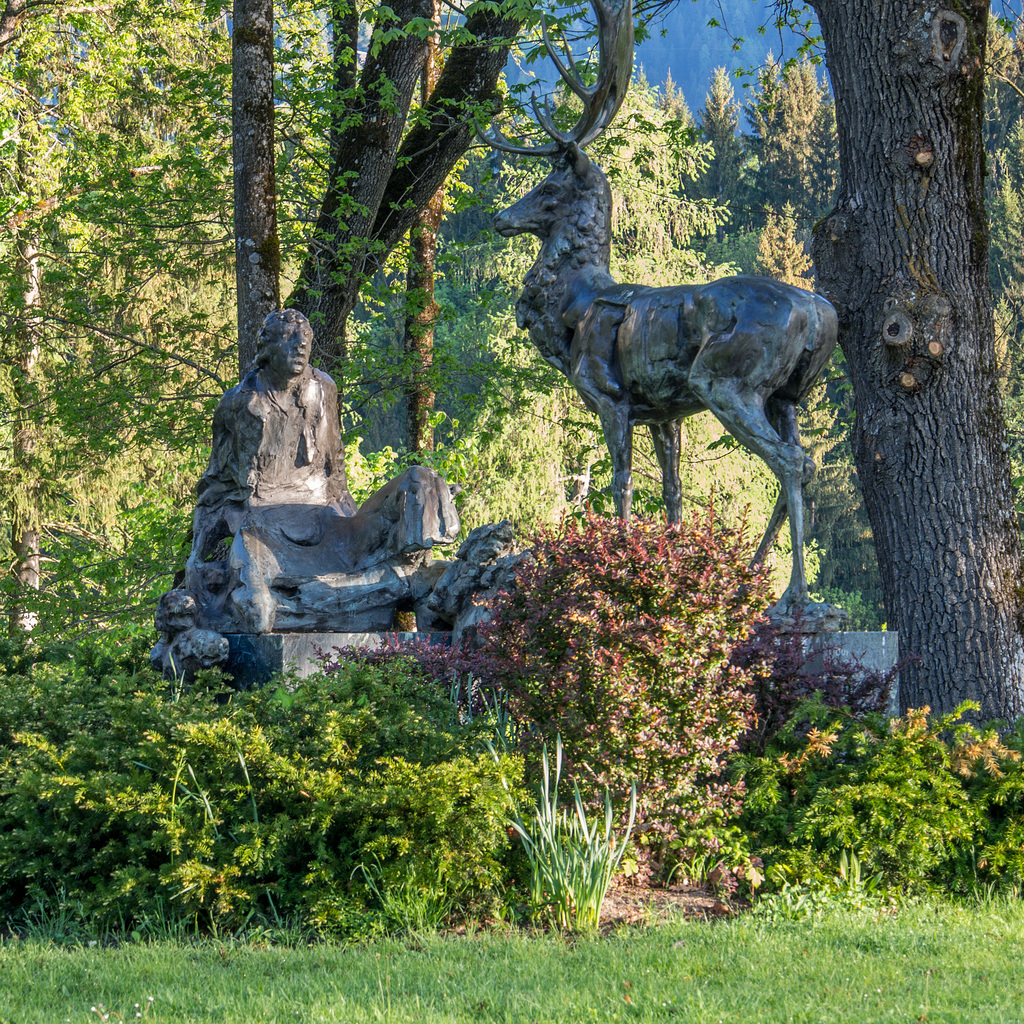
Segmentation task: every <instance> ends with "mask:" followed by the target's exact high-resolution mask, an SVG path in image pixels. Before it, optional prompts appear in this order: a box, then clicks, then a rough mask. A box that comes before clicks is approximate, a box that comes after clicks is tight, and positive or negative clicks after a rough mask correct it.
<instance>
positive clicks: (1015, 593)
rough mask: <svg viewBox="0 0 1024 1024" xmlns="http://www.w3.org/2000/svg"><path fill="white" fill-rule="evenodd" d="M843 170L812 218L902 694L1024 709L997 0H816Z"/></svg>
mask: <svg viewBox="0 0 1024 1024" xmlns="http://www.w3.org/2000/svg"><path fill="white" fill-rule="evenodd" d="M814 8H815V10H816V11H817V13H818V17H819V20H820V24H821V29H822V33H823V35H824V39H825V46H826V54H827V56H826V60H827V63H828V68H829V72H830V75H831V79H832V85H833V88H834V90H835V95H836V117H837V121H838V130H839V148H840V170H841V185H840V189H839V195H838V200H837V203H836V207H835V210H834V211H833V213H832V214H831V215H830V216H829V217H827V218H825V220H824V221H822V222H821V224H820V225H819V227H818V229H817V230H816V232H815V237H814V244H813V252H814V262H815V269H816V271H817V274H818V281H819V286H820V287H821V289H822V291H823V292H824V293H825V294H826V295H827V296H828V298H829V299H831V300H832V302H833V303H834V304H835V306H836V308H837V309H838V311H839V319H840V336H839V341H840V344H841V346H842V348H843V351H844V353H845V354H846V359H847V363H848V366H849V370H850V377H851V380H852V382H853V388H854V399H855V405H856V412H857V417H856V424H855V427H854V438H853V448H854V456H855V459H856V464H857V472H858V476H859V480H860V484H861V486H862V487H863V491H864V500H865V505H866V507H867V511H868V515H869V517H870V520H871V526H872V530H873V533H874V538H875V545H876V549H877V552H878V561H879V567H880V569H881V574H882V584H883V591H884V600H885V607H886V613H887V615H888V620H889V625H890V628H893V629H897V630H899V634H900V647H901V650H903V651H904V652H912V653H914V654H916V655H918V656H919V657H920V659H921V660H920V661H919V662H917V663H915V664H913V665H910V666H908V667H907V668H906V669H904V670H903V671H902V673H901V676H900V693H901V703H902V705H903V707H904V708H906V707H919V706H922V705H928V706H930V707H931V708H932V710H933V711H948V710H950V709H951V708H953V707H955V706H956V705H957V704H958V703H959V702H960V701H961V700H964V699H967V698H970V699H972V700H976V701H977V702H978V703H979V704H980V705H981V717H982V718H991V717H1005V718H1009V719H1013V718H1015V717H1017V716H1018V715H1020V714H1021V713H1024V645H1022V639H1021V632H1020V626H1019V618H1020V615H1021V597H1020V574H1021V544H1020V534H1019V528H1018V524H1017V517H1016V514H1015V509H1014V496H1013V491H1012V487H1011V484H1010V464H1009V459H1008V456H1007V437H1006V427H1005V423H1004V420H1003V415H1002V402H1001V398H1000V393H999V380H998V372H997V363H996V356H995V346H994V338H993V325H992V296H991V293H990V290H989V276H988V228H987V220H986V215H985V209H984V205H983V182H984V173H985V152H984V147H983V144H982V113H983V109H982V98H983V86H984V75H983V70H982V69H983V66H984V60H985V31H986V23H987V20H988V2H987V0H972V2H971V3H970V4H963V5H960V6H958V7H957V8H956V9H955V10H953V9H946V8H943V7H941V6H939V5H937V4H925V5H923V6H918V7H913V6H912V5H910V4H904V3H895V2H893V0H886V2H882V3H880V2H878V0H814Z"/></svg>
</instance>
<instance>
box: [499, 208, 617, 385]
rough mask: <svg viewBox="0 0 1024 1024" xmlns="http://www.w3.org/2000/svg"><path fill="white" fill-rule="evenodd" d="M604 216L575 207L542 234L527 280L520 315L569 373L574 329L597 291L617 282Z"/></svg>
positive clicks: (532, 335) (534, 338) (548, 354)
mask: <svg viewBox="0 0 1024 1024" xmlns="http://www.w3.org/2000/svg"><path fill="white" fill-rule="evenodd" d="M604 220H605V218H595V219H594V220H589V218H588V217H587V211H582V212H571V213H569V215H568V216H567V217H566V218H565V220H564V221H563V222H562V223H560V224H559V225H557V226H556V227H555V228H554V229H553V230H552V231H551V233H550V234H549V235H548V236H547V237H546V238H544V239H543V240H542V244H541V248H540V252H539V253H538V255H537V260H536V262H535V263H534V264H533V266H532V267H531V268H530V270H529V272H528V273H527V275H526V278H525V280H524V281H523V291H522V294H521V295H520V296H519V301H518V302H517V303H516V321H517V322H518V324H519V326H520V327H521V328H524V329H525V330H527V331H529V332H530V340H531V341H532V342H533V344H534V345H535V346H536V347H537V349H538V351H539V352H540V354H541V355H542V356H543V357H544V358H545V359H546V360H547V361H548V362H549V363H551V365H552V366H554V367H556V369H558V370H561V371H562V372H563V373H565V374H568V372H569V370H568V367H569V350H570V347H571V346H572V338H573V331H574V330H575V327H576V322H577V321H578V320H579V318H580V316H581V315H582V313H583V312H584V311H585V309H586V307H587V306H589V305H590V301H591V299H592V297H593V295H595V294H596V293H597V292H598V291H600V290H601V289H602V288H607V287H608V286H609V285H612V284H614V283H615V282H614V281H613V279H612V276H611V274H610V273H609V270H608V262H609V257H610V252H611V247H610V238H609V234H610V233H609V232H608V231H607V230H601V228H602V227H604V224H603V223H602V222H603V221H604Z"/></svg>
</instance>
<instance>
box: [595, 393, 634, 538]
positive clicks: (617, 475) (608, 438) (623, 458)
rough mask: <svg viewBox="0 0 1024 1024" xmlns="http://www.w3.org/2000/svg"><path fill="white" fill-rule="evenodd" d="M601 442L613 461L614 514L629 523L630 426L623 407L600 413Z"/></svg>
mask: <svg viewBox="0 0 1024 1024" xmlns="http://www.w3.org/2000/svg"><path fill="white" fill-rule="evenodd" d="M600 415H601V427H602V429H603V430H604V442H605V444H606V445H607V446H608V452H609V453H610V455H611V457H612V497H613V498H614V499H615V514H616V515H617V516H618V517H619V518H620V519H622V520H625V521H626V522H628V521H629V513H630V509H631V508H632V506H633V424H632V422H631V421H630V418H629V408H628V407H627V406H625V405H612V404H610V403H605V404H603V405H602V406H601V409H600Z"/></svg>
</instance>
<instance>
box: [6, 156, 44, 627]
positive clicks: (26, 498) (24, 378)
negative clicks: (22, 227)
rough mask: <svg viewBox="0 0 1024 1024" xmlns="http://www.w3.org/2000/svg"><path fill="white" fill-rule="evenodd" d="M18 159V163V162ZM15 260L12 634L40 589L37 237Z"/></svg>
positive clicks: (27, 620) (28, 622)
mask: <svg viewBox="0 0 1024 1024" xmlns="http://www.w3.org/2000/svg"><path fill="white" fill-rule="evenodd" d="M19 163H20V161H19ZM17 253H18V255H17V262H18V269H19V271H20V275H21V279H22V280H23V281H24V290H23V292H22V308H21V311H20V319H19V321H18V324H17V326H16V327H15V337H16V345H17V352H18V355H17V367H18V373H17V375H16V376H15V378H14V423H13V427H14V431H13V444H12V448H13V452H12V455H13V464H14V470H15V474H16V476H17V479H18V481H19V484H20V486H19V487H18V489H17V491H16V492H15V495H14V497H13V499H12V501H11V509H10V515H11V548H12V549H13V551H14V570H13V571H14V578H15V581H16V583H17V593H16V596H15V599H14V601H13V603H12V606H11V609H10V616H9V625H10V630H11V632H12V633H14V632H19V631H27V630H30V629H32V627H33V626H35V624H36V621H37V618H38V616H37V615H36V614H35V612H33V611H31V610H28V609H26V608H25V604H24V596H25V591H26V590H38V589H39V587H40V555H41V544H40V530H39V519H40V516H39V494H38V491H39V487H38V480H37V471H36V468H35V466H34V454H35V449H36V443H37V436H36V435H37V430H36V419H35V416H34V414H33V407H34V401H33V397H34V391H35V389H34V387H33V380H32V377H33V374H34V372H35V367H36V363H37V361H38V359H39V324H38V318H37V316H36V311H37V310H38V309H39V305H40V301H41V293H40V277H39V240H38V238H37V237H35V236H34V235H33V236H28V237H23V238H19V239H18V242H17Z"/></svg>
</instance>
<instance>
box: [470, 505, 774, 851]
mask: <svg viewBox="0 0 1024 1024" xmlns="http://www.w3.org/2000/svg"><path fill="white" fill-rule="evenodd" d="M534 551H535V556H536V559H535V561H534V562H533V563H527V564H524V565H523V566H521V567H520V569H519V571H518V574H517V585H516V587H515V589H514V590H513V591H512V592H511V593H509V594H507V595H505V596H504V597H503V599H502V600H501V601H500V602H499V603H498V605H497V606H496V608H495V610H494V618H493V620H492V621H491V622H490V623H489V624H487V625H486V626H484V627H483V628H482V630H481V637H482V640H483V646H482V647H481V649H480V650H478V651H477V652H475V653H473V654H471V655H469V656H468V667H469V668H470V669H471V670H472V671H473V672H474V674H475V675H476V676H477V677H478V678H479V679H480V680H481V681H482V682H483V684H484V685H487V686H491V687H495V688H500V689H501V690H503V691H504V692H505V693H506V694H507V698H508V702H509V707H510V709H511V710H512V712H513V713H514V714H515V715H516V716H517V717H519V718H520V719H521V720H523V721H524V722H528V723H530V726H531V728H530V732H529V734H528V735H527V738H526V742H527V743H528V744H529V745H530V748H531V750H532V751H534V752H535V751H539V749H540V746H541V741H542V740H543V741H546V742H547V743H548V745H549V747H553V745H554V740H555V737H556V735H561V737H562V742H563V745H564V749H565V751H566V762H567V769H568V770H567V772H566V775H567V777H568V778H569V779H570V780H571V779H573V778H575V779H576V780H577V781H579V783H580V786H581V789H583V790H584V791H586V792H589V793H592V794H595V796H597V795H599V794H600V793H601V792H602V790H603V789H604V788H606V787H607V788H608V789H609V790H610V791H611V793H612V794H613V796H615V797H616V798H618V799H619V800H620V801H621V800H623V799H624V798H625V796H626V795H627V794H628V791H629V786H630V783H631V782H633V781H635V782H636V784H637V793H638V815H637V821H638V829H637V833H638V836H639V841H640V843H641V844H642V846H644V845H645V846H646V858H644V859H648V860H651V861H652V862H653V863H652V864H651V865H650V866H652V867H654V866H657V865H658V862H659V861H660V860H661V858H662V857H663V856H664V854H665V851H667V849H668V847H669V844H670V843H671V841H672V840H673V839H675V838H677V837H678V836H679V835H680V834H681V832H683V831H687V830H692V829H695V828H701V827H703V826H706V825H708V824H710V823H712V822H722V821H724V819H726V818H728V817H730V816H732V815H734V814H736V813H738V811H739V809H740V805H741V802H742V794H743V788H742V784H736V783H733V782H731V781H729V780H728V779H727V778H726V777H725V775H724V771H723V769H724V767H725V761H726V757H727V755H728V754H729V753H730V751H732V750H734V749H735V748H736V744H737V740H738V738H739V736H740V735H741V734H742V733H743V732H744V730H746V729H747V728H748V727H749V725H750V721H751V713H752V710H753V696H752V689H751V684H752V678H751V673H750V671H749V670H748V669H745V668H743V667H740V666H738V665H736V664H733V663H732V662H731V661H730V655H731V653H732V651H733V649H734V648H735V646H736V645H737V644H738V643H740V642H741V641H743V640H745V639H747V638H748V637H749V636H750V634H751V632H752V630H753V628H754V625H755V623H756V622H757V621H758V619H759V617H760V614H761V612H762V611H763V610H764V608H765V607H766V605H767V604H768V600H769V591H768V587H767V583H766V579H765V573H764V572H763V570H761V569H756V568H751V567H750V566H749V564H748V563H749V557H750V552H749V549H748V545H747V544H746V542H745V539H744V537H743V535H742V533H741V532H737V531H734V530H730V529H727V528H725V527H724V526H722V525H721V524H720V523H718V522H716V521H715V519H714V516H713V514H712V513H710V512H709V513H705V514H703V515H695V516H694V517H693V518H692V519H691V520H689V521H688V522H685V523H682V524H680V525H675V526H668V527H666V525H665V523H664V522H646V521H641V520H634V521H633V522H632V523H630V524H624V523H622V522H621V521H619V520H616V519H606V518H602V517H599V516H594V515H592V516H589V517H588V518H586V520H585V521H583V522H582V523H578V522H576V521H572V520H570V521H568V522H566V523H565V524H564V526H563V527H562V529H561V530H560V531H557V532H556V531H549V532H545V533H542V534H541V535H540V536H539V537H538V538H537V539H536V541H535V547H534ZM531 750H527V751H525V753H526V754H527V756H528V757H529V756H530V753H531ZM644 852H645V851H644V850H643V849H641V853H642V854H644Z"/></svg>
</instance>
